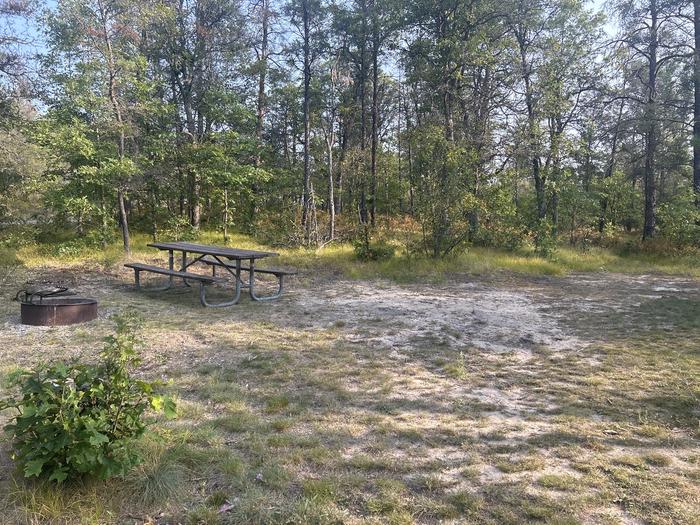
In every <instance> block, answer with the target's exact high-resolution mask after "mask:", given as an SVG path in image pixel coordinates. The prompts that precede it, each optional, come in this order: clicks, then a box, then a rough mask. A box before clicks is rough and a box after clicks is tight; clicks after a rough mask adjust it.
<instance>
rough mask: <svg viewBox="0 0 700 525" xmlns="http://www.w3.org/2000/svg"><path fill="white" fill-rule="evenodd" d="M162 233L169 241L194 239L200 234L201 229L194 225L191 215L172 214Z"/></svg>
mask: <svg viewBox="0 0 700 525" xmlns="http://www.w3.org/2000/svg"><path fill="white" fill-rule="evenodd" d="M161 234H162V236H163V238H164V239H166V240H168V241H193V240H196V239H197V237H198V236H199V231H197V229H196V228H195V227H193V226H192V223H190V219H189V217H186V216H184V215H172V216H170V217H169V218H168V220H167V222H166V223H165V225H164V227H163V229H162V231H161Z"/></svg>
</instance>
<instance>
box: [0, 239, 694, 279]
mask: <svg viewBox="0 0 700 525" xmlns="http://www.w3.org/2000/svg"><path fill="white" fill-rule="evenodd" d="M149 242H152V239H151V237H150V236H148V235H145V234H141V233H134V234H133V235H132V255H131V259H132V260H139V261H142V260H154V259H160V260H162V261H163V262H164V261H165V259H166V255H165V254H164V253H162V252H157V251H156V250H154V249H153V248H149V247H148V246H147V244H148V243H149ZM196 242H201V243H205V244H217V245H223V244H224V242H223V238H222V236H221V234H220V233H218V232H211V231H203V232H201V234H200V236H199V238H198V239H197V241H196ZM228 245H230V246H236V247H241V248H248V249H262V250H273V251H275V252H278V253H279V254H280V256H281V257H280V259H279V264H282V265H287V266H295V267H298V268H300V269H302V270H307V271H309V272H311V271H313V272H317V271H321V272H325V273H335V274H338V273H339V274H342V275H344V276H345V277H347V278H353V279H367V278H376V277H379V278H385V279H390V280H393V281H395V282H414V281H419V280H420V281H424V280H426V279H428V280H444V279H446V278H449V277H451V276H452V275H454V274H476V275H484V274H493V273H498V272H512V273H517V274H526V275H564V274H566V273H569V272H600V271H609V272H620V273H634V274H640V273H662V274H669V275H684V276H691V277H700V265H699V264H698V262H697V261H698V254H697V253H688V254H685V255H678V254H668V253H666V252H662V251H659V252H657V253H653V252H650V253H635V254H630V255H623V254H621V253H618V252H616V251H614V250H611V249H605V248H599V247H593V248H590V249H587V250H585V251H582V250H578V249H575V248H571V247H569V246H565V245H562V246H561V247H560V248H559V249H558V250H557V251H556V253H555V254H554V256H552V257H550V258H544V257H540V256H538V255H536V254H535V253H534V252H533V251H532V250H531V249H526V248H524V249H520V250H518V251H515V252H509V251H503V250H498V249H492V248H479V247H471V248H468V249H467V250H466V251H464V252H463V253H460V254H458V255H454V256H451V257H448V258H445V259H439V260H436V259H432V258H429V257H425V256H408V255H407V254H406V253H405V251H404V250H402V249H399V250H397V255H396V256H395V257H393V258H391V259H387V260H382V261H369V262H362V261H359V260H357V258H356V257H355V255H354V252H353V249H352V246H351V245H350V244H348V243H345V244H343V243H333V244H330V245H328V246H326V247H324V248H322V249H319V250H313V249H305V248H275V247H270V246H265V245H263V244H260V243H258V242H256V241H255V240H254V239H253V238H251V237H249V236H246V235H242V234H232V235H231V236H230V239H229V241H228ZM61 246H62V245H61V244H36V243H29V244H27V245H24V246H21V247H19V248H14V249H11V248H8V249H6V250H3V251H2V254H0V267H2V266H5V267H12V266H16V265H21V266H25V267H28V268H34V267H46V266H48V267H64V266H71V265H88V264H90V265H93V264H98V265H101V266H102V267H106V268H109V267H113V266H117V265H119V264H121V263H122V262H124V260H125V258H124V253H123V248H122V245H121V243H120V242H118V241H115V242H113V243H111V244H109V245H108V246H107V247H106V248H105V249H99V248H98V249H96V248H91V247H82V248H81V247H79V246H78V247H75V248H73V249H71V250H68V251H62V250H61V249H60V247H61ZM275 264H277V262H275Z"/></svg>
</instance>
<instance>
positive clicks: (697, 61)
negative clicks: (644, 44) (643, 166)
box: [693, 0, 700, 209]
mask: <svg viewBox="0 0 700 525" xmlns="http://www.w3.org/2000/svg"><path fill="white" fill-rule="evenodd" d="M693 14H694V16H693V22H694V24H693V25H694V29H695V49H694V53H693V87H694V89H695V101H694V102H695V103H694V105H693V188H694V190H695V206H696V207H697V208H698V209H700V0H693Z"/></svg>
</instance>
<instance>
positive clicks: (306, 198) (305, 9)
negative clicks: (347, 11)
mask: <svg viewBox="0 0 700 525" xmlns="http://www.w3.org/2000/svg"><path fill="white" fill-rule="evenodd" d="M301 6H302V20H303V25H304V45H303V48H304V181H303V183H304V193H303V198H302V216H301V224H302V226H304V227H305V230H306V240H307V242H308V240H309V231H310V226H311V225H310V223H309V211H310V209H311V172H310V151H309V141H310V137H311V131H310V130H311V122H310V119H311V27H310V22H311V21H310V13H309V3H308V0H302V3H301Z"/></svg>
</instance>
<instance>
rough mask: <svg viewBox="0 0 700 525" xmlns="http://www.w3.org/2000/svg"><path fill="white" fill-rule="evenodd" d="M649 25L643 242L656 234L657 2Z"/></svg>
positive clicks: (654, 4)
mask: <svg viewBox="0 0 700 525" xmlns="http://www.w3.org/2000/svg"><path fill="white" fill-rule="evenodd" d="M649 14H650V25H649V55H648V59H649V64H648V65H649V73H648V82H647V101H646V107H645V124H646V133H645V135H646V137H645V138H646V148H645V152H644V230H643V232H642V240H648V239H650V238H652V237H653V236H654V233H655V232H656V147H657V127H658V125H657V123H656V74H657V57H656V52H657V48H658V43H659V42H658V10H657V6H656V0H651V3H650V13H649Z"/></svg>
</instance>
